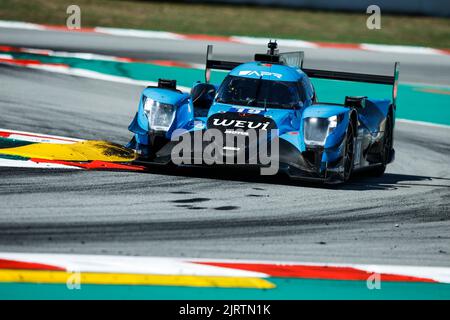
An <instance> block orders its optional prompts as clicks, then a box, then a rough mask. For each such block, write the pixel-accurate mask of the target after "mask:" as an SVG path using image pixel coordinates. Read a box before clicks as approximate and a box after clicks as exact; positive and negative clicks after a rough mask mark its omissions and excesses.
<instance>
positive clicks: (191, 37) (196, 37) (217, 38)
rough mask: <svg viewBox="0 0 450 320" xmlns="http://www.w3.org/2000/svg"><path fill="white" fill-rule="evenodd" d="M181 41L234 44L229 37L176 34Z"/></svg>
mask: <svg viewBox="0 0 450 320" xmlns="http://www.w3.org/2000/svg"><path fill="white" fill-rule="evenodd" d="M178 35H179V36H181V37H182V38H183V39H189V40H204V41H223V42H235V41H234V40H233V39H232V38H231V37H227V36H210V35H206V34H178Z"/></svg>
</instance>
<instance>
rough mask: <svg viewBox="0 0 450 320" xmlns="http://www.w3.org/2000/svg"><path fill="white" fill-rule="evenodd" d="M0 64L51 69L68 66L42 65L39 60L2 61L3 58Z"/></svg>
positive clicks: (57, 64)
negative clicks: (50, 67) (49, 67)
mask: <svg viewBox="0 0 450 320" xmlns="http://www.w3.org/2000/svg"><path fill="white" fill-rule="evenodd" d="M0 63H7V64H12V65H17V66H24V67H26V66H35V65H39V66H52V67H66V68H68V67H69V66H68V65H67V64H63V63H42V62H40V61H39V60H30V59H4V58H0Z"/></svg>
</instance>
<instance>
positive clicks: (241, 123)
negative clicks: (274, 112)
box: [212, 118, 270, 130]
mask: <svg viewBox="0 0 450 320" xmlns="http://www.w3.org/2000/svg"><path fill="white" fill-rule="evenodd" d="M212 120H213V125H214V126H215V127H220V126H222V127H230V126H231V127H233V128H241V129H260V130H267V128H268V127H269V125H270V122H269V121H266V122H254V121H247V120H234V119H231V120H229V119H217V118H213V119H212Z"/></svg>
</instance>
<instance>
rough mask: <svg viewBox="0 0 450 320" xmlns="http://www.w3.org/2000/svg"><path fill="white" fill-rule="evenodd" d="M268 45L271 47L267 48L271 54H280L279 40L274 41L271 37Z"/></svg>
mask: <svg viewBox="0 0 450 320" xmlns="http://www.w3.org/2000/svg"><path fill="white" fill-rule="evenodd" d="M267 47H268V48H269V50H267V54H270V55H271V56H274V55H276V54H278V44H277V40H275V41H272V39H270V40H269V43H268V44H267Z"/></svg>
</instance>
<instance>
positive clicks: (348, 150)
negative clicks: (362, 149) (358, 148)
mask: <svg viewBox="0 0 450 320" xmlns="http://www.w3.org/2000/svg"><path fill="white" fill-rule="evenodd" d="M354 160H355V130H354V128H353V123H352V122H351V121H350V123H349V124H348V128H347V134H346V137H345V151H344V159H343V166H344V174H343V181H344V182H347V181H348V180H349V179H350V177H351V176H352V173H353V163H354Z"/></svg>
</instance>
